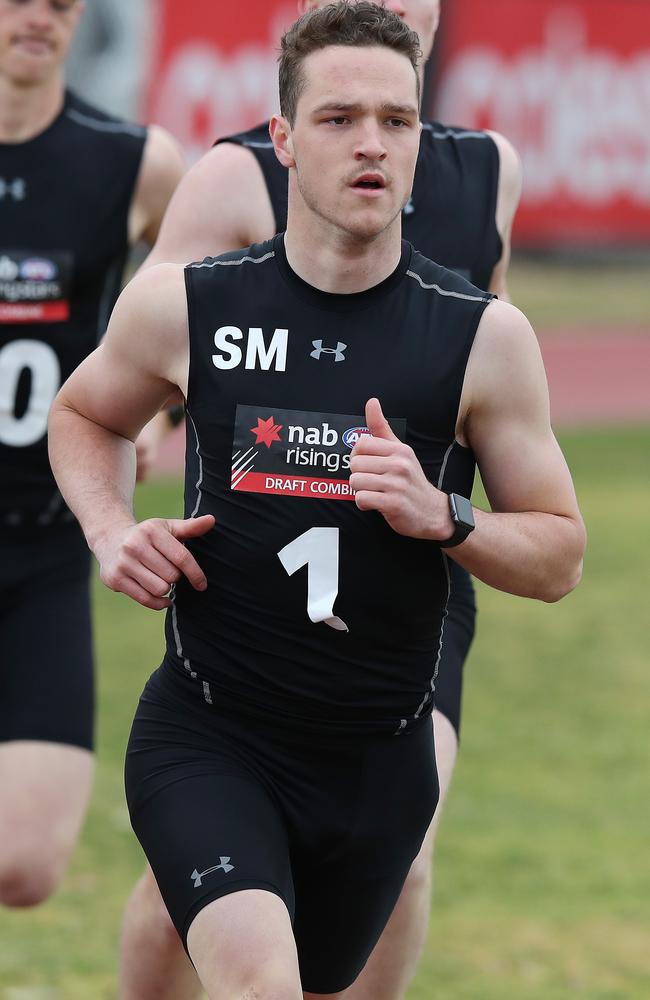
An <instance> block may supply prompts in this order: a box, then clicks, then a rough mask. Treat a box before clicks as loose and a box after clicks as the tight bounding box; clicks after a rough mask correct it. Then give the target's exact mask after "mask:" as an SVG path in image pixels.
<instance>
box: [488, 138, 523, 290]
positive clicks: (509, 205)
mask: <svg viewBox="0 0 650 1000" xmlns="http://www.w3.org/2000/svg"><path fill="white" fill-rule="evenodd" d="M488 134H489V135H490V136H491V138H492V139H493V140H494V143H495V145H496V147H497V150H498V152H499V186H498V189H497V204H496V210H495V222H496V227H497V230H498V232H499V236H500V237H501V246H502V252H501V257H500V259H499V260H498V262H497V264H496V265H495V268H494V270H493V271H492V276H491V278H490V285H489V288H488V291H489V292H494V294H495V295H498V296H499V298H500V299H501V300H502V301H503V302H510V293H509V291H508V267H509V266H510V240H511V236H512V225H513V223H514V220H515V215H516V213H517V208H518V206H519V199H520V198H521V186H522V170H521V160H520V159H519V155H518V153H517V151H516V149H515V148H514V146H513V145H512V143H510V142H509V141H508V140H507V139H506V138H505V136H502V135H501V134H500V133H499V132H489V133H488Z"/></svg>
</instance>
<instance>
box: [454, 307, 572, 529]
mask: <svg viewBox="0 0 650 1000" xmlns="http://www.w3.org/2000/svg"><path fill="white" fill-rule="evenodd" d="M490 310H492V313H491V315H490V316H489V317H488V315H487V312H486V314H485V316H484V320H483V322H485V321H487V323H486V327H485V328H484V329H483V330H481V331H479V334H477V342H476V344H475V348H476V349H475V350H473V351H472V355H471V357H470V366H469V367H468V376H469V378H470V379H471V380H472V384H473V388H472V393H473V399H474V402H473V404H471V405H470V413H469V416H468V420H467V423H466V434H467V438H468V441H469V443H470V445H471V447H472V449H473V451H474V453H475V455H476V459H477V464H478V466H479V470H480V473H481V478H482V480H483V484H484V486H485V490H486V493H487V495H488V499H489V500H490V504H491V506H492V509H493V510H497V511H502V512H512V511H519V512H522V511H540V512H546V513H553V514H562V515H568V516H573V514H574V513H575V512H576V510H577V506H576V501H575V493H574V490H573V484H572V481H571V476H570V473H569V470H568V468H567V465H566V462H565V460H564V456H563V455H562V452H561V450H560V447H559V445H558V443H557V441H556V439H555V436H554V434H553V430H552V428H551V422H550V407H549V398H548V386H547V382H546V373H545V371H544V365H543V362H542V357H541V353H540V350H539V345H538V344H537V340H536V338H535V335H534V333H533V331H532V330H531V328H530V325H529V324H528V322H527V321H526V320H525V318H524V317H523V316H522V315H521V313H519V312H518V310H515V309H514V308H513V307H512V306H507V305H502V304H501V303H495V304H493V305H492V306H490Z"/></svg>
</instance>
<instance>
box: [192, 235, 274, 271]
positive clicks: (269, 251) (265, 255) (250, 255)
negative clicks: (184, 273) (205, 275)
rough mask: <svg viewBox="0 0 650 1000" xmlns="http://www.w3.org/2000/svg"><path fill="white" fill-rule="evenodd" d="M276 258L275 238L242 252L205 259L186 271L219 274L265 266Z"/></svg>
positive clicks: (244, 248) (231, 252) (194, 262)
mask: <svg viewBox="0 0 650 1000" xmlns="http://www.w3.org/2000/svg"><path fill="white" fill-rule="evenodd" d="M274 257H275V238H274V239H272V240H266V241H265V242H264V243H252V244H251V245H250V246H247V247H243V248H242V249H241V250H229V251H228V252H227V253H222V254H219V255H218V256H217V257H204V258H203V260H200V261H193V262H192V263H190V264H188V265H187V267H186V270H189V271H213V272H218V271H220V270H222V269H225V270H228V269H231V268H234V267H238V266H239V265H244V264H253V265H254V264H265V263H266V262H267V261H269V260H273V258H274Z"/></svg>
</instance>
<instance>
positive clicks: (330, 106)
mask: <svg viewBox="0 0 650 1000" xmlns="http://www.w3.org/2000/svg"><path fill="white" fill-rule="evenodd" d="M363 110H364V105H363V104H358V103H357V104H354V103H353V104H350V103H346V102H345V101H325V102H324V103H323V104H319V105H318V107H317V108H314V110H313V112H312V114H315V115H320V114H323V112H325V111H342V112H356V111H363ZM379 110H380V111H383V112H385V113H389V114H398V115H416V116H417V115H418V114H419V111H418V108H417V107H416V106H415V104H390V103H386V104H382V105H380V108H379Z"/></svg>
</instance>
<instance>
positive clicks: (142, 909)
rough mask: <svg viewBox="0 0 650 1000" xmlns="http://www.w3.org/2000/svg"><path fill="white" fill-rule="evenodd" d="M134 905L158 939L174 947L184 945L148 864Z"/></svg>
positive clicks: (134, 896) (138, 887)
mask: <svg viewBox="0 0 650 1000" xmlns="http://www.w3.org/2000/svg"><path fill="white" fill-rule="evenodd" d="M133 899H134V905H135V906H137V911H138V914H139V915H140V918H141V919H144V920H145V922H146V924H147V926H148V928H149V929H150V930H151V931H152V932H153V933H154V934H155V936H156V940H157V941H159V942H162V943H163V944H169V945H170V946H174V947H182V944H181V939H180V937H179V936H178V931H177V930H176V928H175V927H174V924H173V923H172V918H171V917H170V916H169V911H168V910H167V907H166V906H165V902H164V900H163V898H162V896H161V895H160V889H159V888H158V883H157V882H156V879H155V877H154V874H153V872H152V871H151V868H149V867H148V866H147V868H146V870H145V872H144V874H143V875H142V878H141V879H140V881H139V882H138V883H137V885H136V887H135V890H134V893H133Z"/></svg>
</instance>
